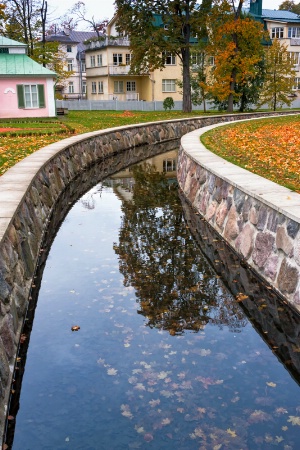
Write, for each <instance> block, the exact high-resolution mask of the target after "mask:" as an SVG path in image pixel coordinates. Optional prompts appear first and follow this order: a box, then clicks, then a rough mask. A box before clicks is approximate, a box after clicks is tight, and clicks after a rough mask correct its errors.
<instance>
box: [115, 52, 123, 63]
mask: <svg viewBox="0 0 300 450" xmlns="http://www.w3.org/2000/svg"><path fill="white" fill-rule="evenodd" d="M113 62H114V66H118V65H119V64H122V63H123V55H122V54H121V53H114V54H113Z"/></svg>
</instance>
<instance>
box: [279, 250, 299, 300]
mask: <svg viewBox="0 0 300 450" xmlns="http://www.w3.org/2000/svg"><path fill="white" fill-rule="evenodd" d="M298 282H299V271H298V269H297V268H296V267H293V266H291V264H290V263H289V262H288V261H287V259H286V258H284V260H283V261H282V263H281V266H280V270H279V274H278V277H277V284H278V287H279V289H280V291H281V292H282V293H287V294H292V293H293V292H295V290H296V287H297V285H298Z"/></svg>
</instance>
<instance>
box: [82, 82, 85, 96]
mask: <svg viewBox="0 0 300 450" xmlns="http://www.w3.org/2000/svg"><path fill="white" fill-rule="evenodd" d="M82 93H83V94H86V81H83V82H82Z"/></svg>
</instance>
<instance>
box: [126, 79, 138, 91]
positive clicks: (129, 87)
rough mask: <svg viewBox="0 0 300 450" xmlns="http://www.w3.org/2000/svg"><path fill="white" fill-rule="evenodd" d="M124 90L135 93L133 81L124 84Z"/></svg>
mask: <svg viewBox="0 0 300 450" xmlns="http://www.w3.org/2000/svg"><path fill="white" fill-rule="evenodd" d="M126 90H127V92H136V84H135V81H127V82H126Z"/></svg>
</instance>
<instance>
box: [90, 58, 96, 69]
mask: <svg viewBox="0 0 300 450" xmlns="http://www.w3.org/2000/svg"><path fill="white" fill-rule="evenodd" d="M90 62H91V67H95V66H96V62H95V56H90Z"/></svg>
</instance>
